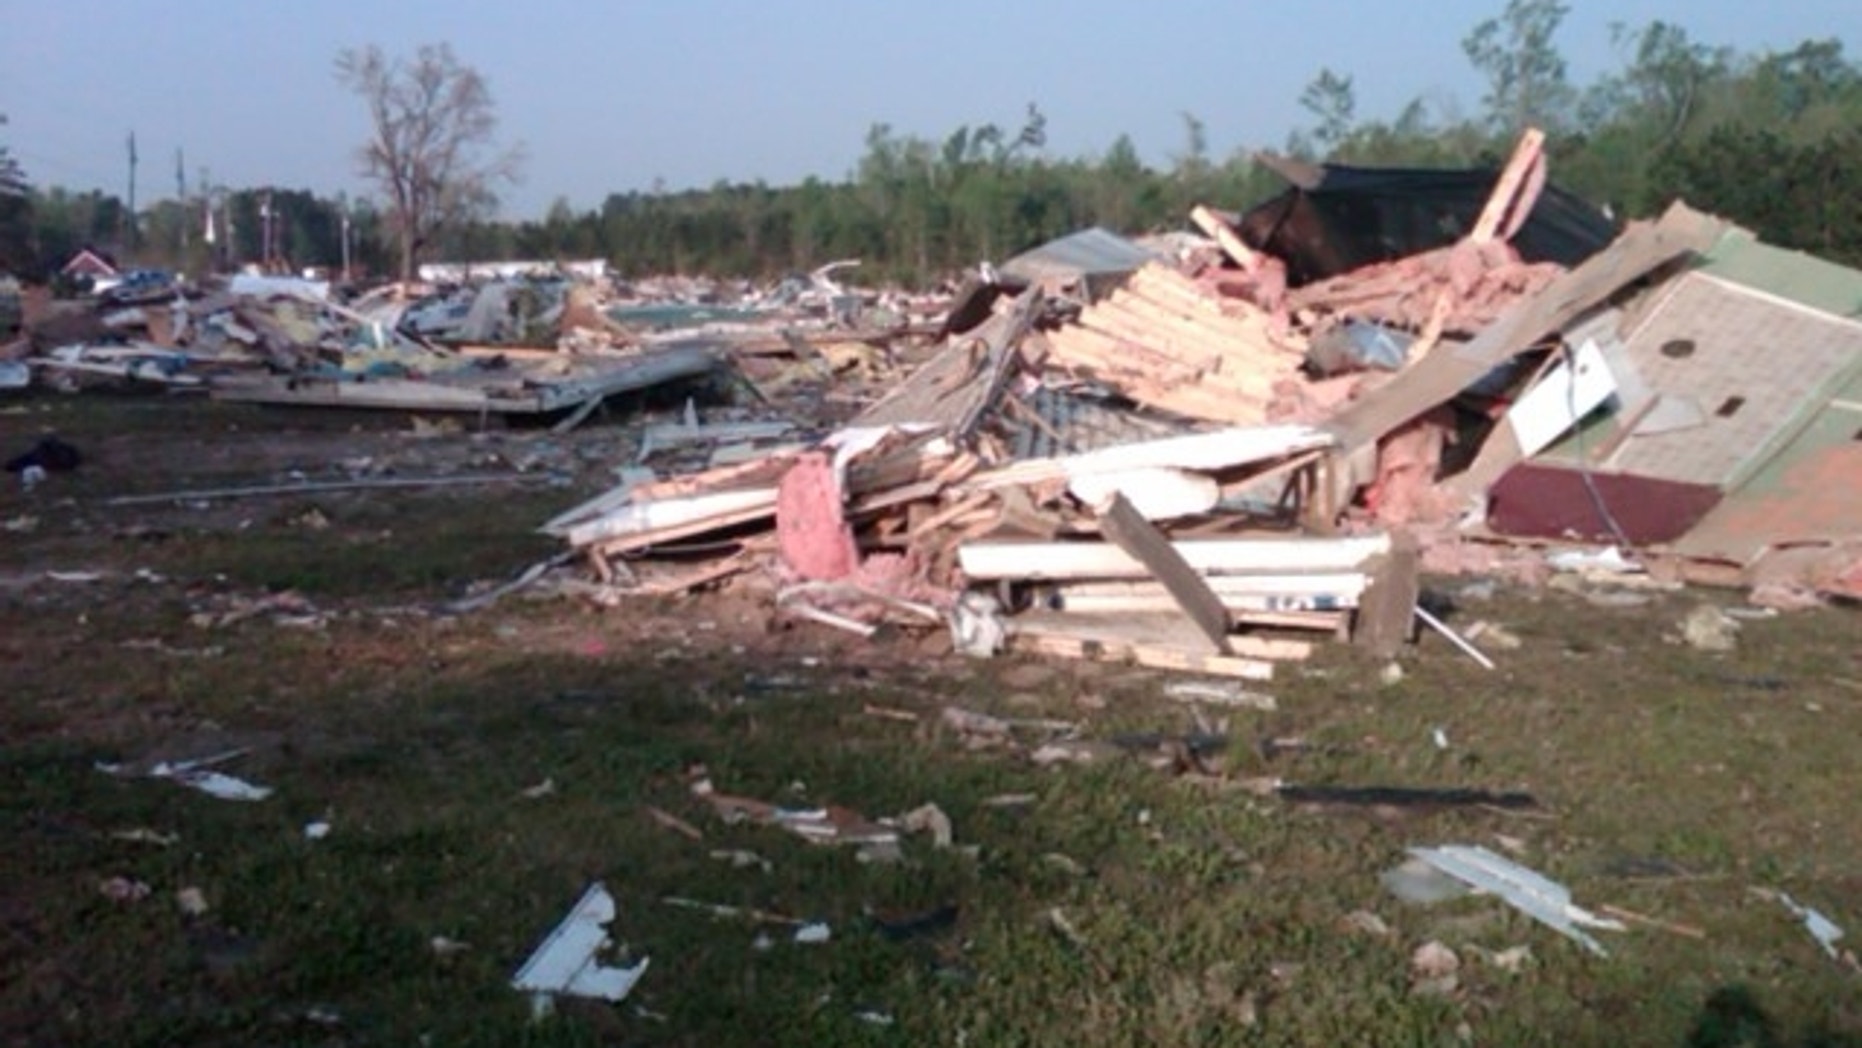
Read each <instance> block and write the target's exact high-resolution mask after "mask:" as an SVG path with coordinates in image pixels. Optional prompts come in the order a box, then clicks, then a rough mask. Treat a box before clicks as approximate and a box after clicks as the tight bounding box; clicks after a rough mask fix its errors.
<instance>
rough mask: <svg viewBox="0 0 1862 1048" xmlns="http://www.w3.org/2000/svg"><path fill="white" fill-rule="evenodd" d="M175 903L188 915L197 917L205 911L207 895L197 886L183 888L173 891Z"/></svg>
mask: <svg viewBox="0 0 1862 1048" xmlns="http://www.w3.org/2000/svg"><path fill="white" fill-rule="evenodd" d="M175 905H176V906H179V907H181V912H182V913H185V914H187V915H188V916H189V917H199V916H200V915H201V914H203V913H206V912H207V895H206V893H205V892H202V891H201V890H200V889H199V888H193V887H188V888H183V889H181V890H180V891H178V892H176V893H175Z"/></svg>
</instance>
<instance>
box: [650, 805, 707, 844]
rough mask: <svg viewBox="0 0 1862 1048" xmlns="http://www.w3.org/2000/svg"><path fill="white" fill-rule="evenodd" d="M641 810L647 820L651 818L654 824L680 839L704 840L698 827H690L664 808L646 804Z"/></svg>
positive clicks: (690, 825) (689, 824) (703, 835)
mask: <svg viewBox="0 0 1862 1048" xmlns="http://www.w3.org/2000/svg"><path fill="white" fill-rule="evenodd" d="M642 810H644V811H645V812H646V813H647V817H648V818H651V819H652V820H653V821H654V822H656V823H658V824H659V825H661V826H664V827H665V828H667V829H669V830H671V831H673V832H674V833H677V834H679V835H680V836H681V837H685V838H687V839H689V840H694V841H702V840H704V839H705V834H704V831H702V830H700V829H699V828H698V827H696V826H694V825H692V824H691V823H689V822H686V821H685V820H684V819H681V818H679V817H678V816H677V815H674V814H673V813H671V812H669V811H667V810H665V809H664V808H658V807H655V806H653V805H651V804H648V805H645V806H644V808H643V809H642Z"/></svg>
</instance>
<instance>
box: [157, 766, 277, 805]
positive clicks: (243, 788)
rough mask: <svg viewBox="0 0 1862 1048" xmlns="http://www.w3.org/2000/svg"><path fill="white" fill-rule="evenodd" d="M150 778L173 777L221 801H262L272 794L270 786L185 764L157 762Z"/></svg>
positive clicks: (184, 784)
mask: <svg viewBox="0 0 1862 1048" xmlns="http://www.w3.org/2000/svg"><path fill="white" fill-rule="evenodd" d="M149 776H150V777H151V778H156V779H173V780H174V781H176V782H178V783H180V784H181V785H183V786H191V787H193V788H194V789H197V790H199V791H200V792H202V793H205V794H207V795H208V796H210V797H218V798H220V799H221V800H223V801H262V800H264V799H265V798H267V797H270V796H271V795H272V788H271V787H270V786H259V785H255V784H253V783H250V782H247V781H246V780H244V779H241V778H237V777H235V776H232V775H227V774H226V773H224V772H217V771H211V770H209V769H206V768H195V767H189V766H186V765H170V764H167V763H163V764H157V765H156V766H155V767H154V768H153V769H152V770H150V772H149Z"/></svg>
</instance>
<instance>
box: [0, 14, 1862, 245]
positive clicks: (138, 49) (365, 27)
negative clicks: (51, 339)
mask: <svg viewBox="0 0 1862 1048" xmlns="http://www.w3.org/2000/svg"><path fill="white" fill-rule="evenodd" d="M1569 5H1570V8H1571V11H1570V14H1569V15H1568V16H1567V17H1566V19H1565V21H1564V23H1563V25H1562V26H1561V28H1560V30H1559V34H1558V37H1557V40H1556V43H1557V45H1558V47H1559V49H1560V51H1561V52H1562V53H1563V55H1564V57H1565V59H1566V61H1567V63H1568V66H1569V75H1570V79H1571V81H1572V82H1573V83H1574V84H1576V85H1579V86H1582V85H1585V84H1588V83H1590V82H1592V81H1593V80H1595V79H1596V78H1597V77H1598V76H1600V75H1602V74H1605V73H1607V72H1611V71H1615V70H1617V69H1619V68H1621V66H1622V65H1623V63H1624V61H1625V58H1626V56H1625V54H1624V53H1623V52H1622V51H1621V49H1619V48H1618V47H1616V46H1615V45H1613V43H1612V39H1611V26H1612V24H1626V25H1628V26H1631V27H1640V26H1643V25H1646V24H1648V23H1650V22H1652V21H1656V20H1662V21H1667V22H1670V23H1673V24H1676V25H1679V26H1681V27H1682V28H1684V29H1686V30H1687V31H1688V33H1689V35H1690V37H1691V38H1692V39H1694V40H1695V41H1697V42H1700V43H1704V44H1708V45H1713V46H1722V45H1724V46H1730V47H1733V48H1735V49H1736V50H1737V51H1739V52H1740V53H1742V54H1751V53H1758V52H1764V51H1784V50H1789V49H1790V48H1792V47H1794V46H1796V45H1797V44H1799V43H1801V42H1803V41H1805V40H1811V39H1828V38H1836V39H1838V40H1841V41H1843V43H1844V45H1845V46H1844V51H1845V54H1846V55H1848V56H1849V57H1850V58H1851V59H1852V60H1854V59H1856V58H1857V57H1858V52H1857V48H1858V47H1862V3H1858V2H1857V0H1772V2H1771V3H1769V4H1767V5H1764V6H1762V7H1761V5H1759V4H1757V3H1750V2H1746V0H1610V2H1608V3H1603V2H1598V0H1569ZM1504 8H1505V0H1429V2H1422V3H1418V2H1413V0H1350V2H1347V0H1300V2H1290V0H1230V2H1227V3H1221V2H1216V0H1174V2H1156V0H1152V2H1148V3H1140V2H1137V0H1130V2H1126V0H1092V2H1080V0H1073V2H1068V3H1059V2H1052V0H1019V2H1003V0H995V2H976V0H942V2H940V3H935V4H933V3H899V2H891V3H887V2H882V0H866V2H856V0H786V2H785V0H525V2H522V3H512V2H508V0H506V2H499V3H492V2H488V0H447V2H438V0H374V2H372V3H363V2H359V0H317V2H314V3H312V2H308V0H263V2H253V0H166V2H164V3H160V4H156V3H149V2H144V0H111V2H109V3H105V4H70V3H56V2H51V0H0V25H4V26H5V31H4V32H3V33H0V113H4V114H5V115H6V116H7V118H8V123H7V125H6V126H4V127H0V143H4V144H6V145H7V146H8V147H9V148H10V149H11V150H12V152H13V154H14V155H15V156H16V157H17V158H18V159H19V160H20V161H21V163H22V164H23V166H24V167H25V169H26V173H27V175H28V177H29V178H30V179H31V180H32V181H33V182H34V184H36V185H41V186H47V185H63V186H66V187H69V188H72V189H91V188H102V189H105V190H107V191H109V192H113V193H116V194H118V195H124V194H125V193H126V192H127V188H128V178H129V176H128V158H127V149H126V143H127V139H128V137H129V134H130V132H131V131H133V132H134V133H135V136H136V144H137V152H138V155H139V161H140V162H139V166H138V168H137V179H136V187H137V188H136V194H137V202H138V204H146V203H148V202H150V201H153V200H157V199H160V198H163V197H172V196H174V195H175V191H176V185H175V166H176V164H175V154H176V150H177V149H178V150H180V151H181V152H182V155H183V158H184V168H183V169H184V172H185V175H186V178H187V180H188V183H189V185H190V186H193V185H194V184H195V183H196V181H197V179H198V178H199V176H200V174H201V172H202V170H203V169H205V170H206V172H207V173H208V175H209V176H210V177H211V179H212V180H213V181H214V182H216V183H219V184H224V185H230V186H235V187H246V186H265V185H275V186H279V187H285V188H296V189H309V190H312V191H314V192H317V193H319V194H324V195H334V194H335V193H337V192H346V193H349V194H352V195H357V194H360V195H367V194H368V192H369V187H368V185H367V183H366V182H365V181H363V180H362V179H361V178H360V177H359V176H358V175H357V173H356V164H355V149H356V146H357V145H358V144H359V143H361V142H362V141H363V140H365V139H366V137H367V135H368V130H369V129H368V124H367V115H366V111H365V110H364V108H363V105H362V102H361V101H360V99H358V98H357V97H355V96H354V95H352V94H349V93H346V92H345V90H344V89H343V87H342V86H341V85H339V84H338V83H337V81H336V78H335V75H334V72H333V68H334V60H335V56H336V55H337V54H338V53H339V52H340V51H342V50H343V49H344V48H347V47H363V46H368V45H376V46H379V47H381V48H382V50H383V51H384V52H385V53H387V54H389V55H391V56H394V55H406V54H411V53H412V52H413V51H414V50H415V49H416V48H417V47H419V46H420V45H421V44H426V43H440V42H445V43H448V44H450V45H451V46H452V48H453V50H454V52H455V53H456V54H457V55H458V56H459V58H460V59H461V60H462V61H464V62H465V63H467V64H469V65H472V66H474V67H475V68H477V69H478V70H479V71H480V72H481V73H482V74H484V76H485V77H486V78H487V79H488V81H489V82H490V86H491V90H492V95H493V97H494V100H495V102H496V105H497V112H498V117H499V139H500V141H501V142H502V143H505V144H521V146H522V149H523V151H524V153H525V155H526V160H525V163H524V167H523V179H522V181H521V182H520V183H519V184H517V185H515V186H511V187H508V188H506V189H505V190H504V191H503V194H502V196H503V199H504V208H503V212H502V213H503V214H504V215H505V216H507V217H513V218H534V217H539V216H541V215H542V213H543V212H544V211H545V210H546V209H547V208H548V207H549V206H550V204H551V203H552V202H554V201H556V200H558V199H562V200H566V201H567V202H568V203H569V204H570V206H572V207H574V208H576V209H577V210H582V209H586V208H593V207H598V206H600V203H601V201H602V200H603V199H604V198H605V197H606V196H607V195H608V194H609V193H610V192H624V191H628V190H647V189H652V188H655V187H663V188H667V189H682V188H687V187H694V186H708V185H711V184H712V183H714V182H716V181H718V180H720V179H724V180H728V181H733V182H737V181H755V180H758V179H761V180H763V181H765V182H767V183H769V184H771V185H784V184H790V183H794V182H798V181H801V180H802V179H804V178H806V177H808V176H810V175H815V176H819V177H821V178H823V179H828V180H838V179H841V178H844V177H846V176H847V175H848V174H850V173H851V172H852V171H853V169H854V166H855V164H856V163H857V161H858V159H859V156H860V154H861V153H862V151H863V150H864V143H865V139H866V134H867V131H868V129H869V128H871V127H872V126H873V125H875V124H880V123H883V124H887V125H889V126H890V127H891V128H892V129H893V130H894V132H896V133H898V134H901V135H917V136H921V137H925V138H930V139H934V140H939V141H941V140H942V139H943V138H945V137H946V136H947V135H949V134H950V133H951V132H952V131H954V130H955V129H956V128H958V127H960V126H963V125H971V126H976V125H980V124H985V123H995V124H998V125H1000V126H1002V127H1003V128H1004V129H1005V131H1007V132H1009V133H1010V134H1013V132H1014V131H1015V130H1016V129H1018V128H1019V127H1020V124H1021V121H1022V118H1023V115H1024V113H1025V112H1026V109H1027V106H1028V104H1029V103H1034V104H1036V105H1038V106H1039V107H1040V109H1041V111H1042V112H1043V113H1044V114H1045V115H1046V117H1047V131H1048V140H1047V148H1046V151H1047V154H1048V155H1049V156H1053V157H1059V158H1065V157H1077V156H1087V155H1098V154H1100V153H1102V152H1103V151H1104V150H1105V148H1106V147H1107V146H1109V145H1110V144H1111V143H1112V142H1113V140H1114V139H1116V138H1117V137H1118V136H1119V135H1120V134H1129V135H1130V136H1131V138H1132V141H1133V142H1134V143H1135V144H1136V145H1137V147H1138V151H1139V154H1140V155H1141V156H1142V157H1143V158H1144V159H1145V160H1146V161H1147V162H1149V163H1152V164H1156V165H1166V164H1168V163H1169V162H1170V160H1171V158H1172V157H1173V156H1175V155H1177V154H1178V153H1180V152H1181V151H1182V150H1183V148H1184V145H1185V142H1186V138H1185V131H1184V120H1183V114H1185V113H1188V114H1192V115H1194V117H1195V118H1196V119H1197V120H1199V121H1201V122H1202V123H1203V125H1204V127H1205V132H1206V135H1207V141H1208V146H1209V151H1210V153H1211V154H1212V155H1213V156H1216V157H1223V156H1227V155H1229V154H1231V153H1234V152H1235V151H1237V150H1247V149H1257V148H1268V149H1272V148H1279V147H1282V146H1284V145H1285V143H1286V140H1287V137H1288V135H1289V134H1290V133H1291V132H1293V131H1295V130H1298V129H1301V128H1305V127H1309V126H1310V125H1311V123H1312V121H1311V118H1310V115H1309V114H1307V113H1306V112H1305V111H1304V110H1302V109H1301V108H1300V106H1299V96H1300V93H1301V92H1302V91H1303V90H1304V89H1305V87H1306V85H1307V84H1309V83H1310V82H1311V81H1312V79H1313V78H1314V77H1315V76H1317V75H1318V73H1319V72H1320V70H1322V69H1326V68H1329V69H1331V70H1333V71H1335V72H1337V73H1340V74H1342V75H1346V76H1349V77H1351V78H1352V81H1353V85H1354V89H1355V92H1356V97H1357V103H1358V116H1359V118H1360V119H1390V118H1393V117H1394V116H1395V115H1396V114H1397V113H1398V112H1399V111H1400V110H1401V109H1402V108H1403V107H1404V106H1405V105H1407V104H1408V103H1409V102H1411V101H1413V100H1416V99H1422V100H1424V101H1426V102H1429V103H1431V104H1432V105H1433V106H1434V107H1435V111H1436V112H1438V113H1441V112H1451V113H1459V114H1472V113H1474V112H1475V111H1477V110H1478V108H1479V106H1480V99H1481V96H1482V93H1483V90H1484V85H1483V84H1482V82H1481V80H1480V78H1479V76H1478V74H1477V73H1476V72H1475V71H1474V69H1473V68H1472V66H1471V65H1470V64H1469V63H1468V61H1467V58H1466V56H1465V55H1464V54H1463V53H1462V50H1461V41H1462V39H1463V38H1464V37H1466V36H1467V35H1468V33H1469V31H1470V30H1472V29H1473V28H1474V26H1475V25H1477V24H1478V23H1480V22H1481V21H1483V20H1485V19H1488V18H1492V17H1496V16H1498V15H1499V14H1500V13H1501V11H1502V10H1503V9H1504Z"/></svg>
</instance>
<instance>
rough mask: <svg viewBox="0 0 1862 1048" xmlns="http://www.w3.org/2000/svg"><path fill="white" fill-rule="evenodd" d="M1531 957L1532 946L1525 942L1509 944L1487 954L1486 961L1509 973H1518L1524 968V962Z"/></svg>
mask: <svg viewBox="0 0 1862 1048" xmlns="http://www.w3.org/2000/svg"><path fill="white" fill-rule="evenodd" d="M1531 959H1532V947H1530V946H1527V945H1525V944H1523V943H1522V944H1520V945H1518V946H1509V947H1507V948H1506V949H1504V950H1501V951H1500V952H1498V953H1493V954H1489V955H1488V957H1487V962H1488V963H1489V964H1492V965H1493V966H1494V967H1495V968H1498V969H1500V970H1501V971H1503V972H1506V973H1508V974H1510V975H1518V974H1519V973H1520V972H1521V971H1524V970H1525V967H1526V962H1527V961H1529V960H1531Z"/></svg>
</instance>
